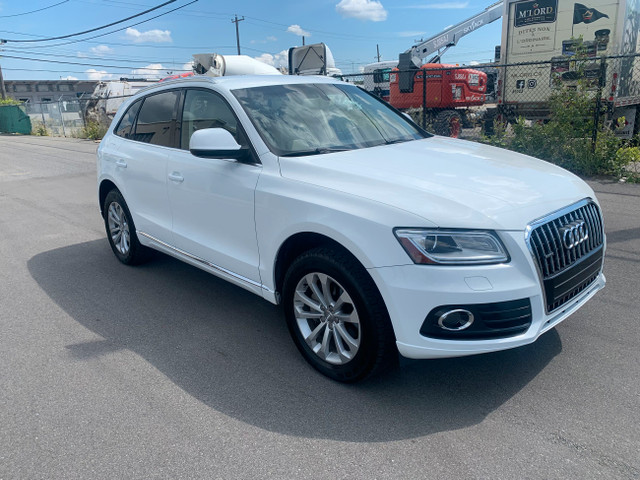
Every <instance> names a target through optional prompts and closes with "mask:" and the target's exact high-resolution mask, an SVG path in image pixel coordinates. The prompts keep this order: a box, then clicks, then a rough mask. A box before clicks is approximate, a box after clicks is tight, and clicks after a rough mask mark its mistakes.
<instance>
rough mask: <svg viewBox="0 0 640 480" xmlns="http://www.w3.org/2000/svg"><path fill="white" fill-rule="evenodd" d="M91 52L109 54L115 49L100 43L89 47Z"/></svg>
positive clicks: (100, 54)
mask: <svg viewBox="0 0 640 480" xmlns="http://www.w3.org/2000/svg"><path fill="white" fill-rule="evenodd" d="M89 50H90V51H91V53H94V54H96V55H99V56H103V55H108V54H111V53H114V51H115V50H114V49H113V48H111V47H107V46H106V45H98V46H97V47H91V48H90V49H89Z"/></svg>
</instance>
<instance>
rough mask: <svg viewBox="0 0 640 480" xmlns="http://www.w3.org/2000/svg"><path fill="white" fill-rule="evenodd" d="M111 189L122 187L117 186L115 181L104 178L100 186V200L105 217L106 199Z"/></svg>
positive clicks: (101, 212) (101, 210)
mask: <svg viewBox="0 0 640 480" xmlns="http://www.w3.org/2000/svg"><path fill="white" fill-rule="evenodd" d="M111 190H118V191H120V189H119V188H118V187H116V184H115V183H113V182H112V181H111V180H103V181H102V182H100V188H99V189H98V201H99V205H100V214H101V215H102V216H103V217H104V211H103V207H104V201H105V199H106V198H107V195H108V194H109V192H110V191H111ZM121 194H122V192H121Z"/></svg>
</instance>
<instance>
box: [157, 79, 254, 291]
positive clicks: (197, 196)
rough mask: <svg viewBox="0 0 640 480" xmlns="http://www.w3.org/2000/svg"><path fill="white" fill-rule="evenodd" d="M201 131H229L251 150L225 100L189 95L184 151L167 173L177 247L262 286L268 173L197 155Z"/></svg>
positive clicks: (173, 156)
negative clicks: (262, 194) (260, 235)
mask: <svg viewBox="0 0 640 480" xmlns="http://www.w3.org/2000/svg"><path fill="white" fill-rule="evenodd" d="M201 128H224V129H226V130H228V131H229V132H231V133H232V134H233V135H234V137H235V138H236V140H237V141H238V143H240V144H241V145H246V144H247V140H246V137H245V135H244V134H243V133H242V131H241V129H240V128H239V125H238V121H237V119H236V117H235V115H234V114H233V112H232V110H231V108H230V107H229V105H228V104H227V103H226V102H225V100H224V99H223V98H222V97H221V96H219V95H218V94H216V93H214V92H212V91H210V90H206V89H196V88H194V89H188V90H187V91H186V93H185V98H184V108H183V113H182V122H181V129H180V143H181V148H182V150H180V151H173V152H172V153H171V156H170V159H169V163H168V170H167V173H168V190H169V200H170V202H171V209H172V211H173V235H174V244H175V246H176V247H177V248H178V249H180V250H182V251H184V252H186V253H188V254H189V255H192V256H195V257H197V258H198V259H202V260H205V261H206V262H208V263H210V264H213V265H214V266H216V267H221V268H223V269H225V270H227V271H229V272H231V273H232V274H234V275H236V276H240V277H243V278H245V279H248V280H251V281H252V282H257V283H259V282H260V276H259V272H258V265H259V257H258V243H257V239H256V228H255V220H254V199H255V189H256V184H257V182H258V177H259V176H260V172H261V171H262V167H261V166H260V165H258V164H253V163H242V162H238V161H235V160H232V159H228V160H221V159H209V158H199V157H196V156H194V155H192V154H191V153H189V151H188V148H189V139H190V138H191V135H192V134H193V132H195V131H196V130H199V129H201Z"/></svg>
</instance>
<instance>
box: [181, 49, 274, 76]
mask: <svg viewBox="0 0 640 480" xmlns="http://www.w3.org/2000/svg"><path fill="white" fill-rule="evenodd" d="M193 69H194V71H195V72H196V74H198V75H207V76H209V77H222V76H228V75H282V74H281V73H280V72H279V71H278V69H276V68H275V67H272V66H271V65H267V64H266V63H263V62H260V61H259V60H256V59H255V58H251V57H249V56H247V55H220V54H219V53H196V54H194V55H193Z"/></svg>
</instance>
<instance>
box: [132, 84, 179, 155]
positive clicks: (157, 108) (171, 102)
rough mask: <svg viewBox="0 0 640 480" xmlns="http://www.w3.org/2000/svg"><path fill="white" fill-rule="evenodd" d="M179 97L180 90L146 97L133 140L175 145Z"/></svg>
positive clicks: (169, 145)
mask: <svg viewBox="0 0 640 480" xmlns="http://www.w3.org/2000/svg"><path fill="white" fill-rule="evenodd" d="M179 97H180V92H179V91H177V90H173V91H170V92H163V93H158V94H156V95H149V96H148V97H146V98H145V99H144V102H143V103H142V107H141V108H140V113H139V114H138V121H137V122H136V125H135V127H134V130H135V131H134V133H133V135H132V137H131V138H132V140H137V141H139V142H146V143H152V144H153V145H161V146H163V147H175V145H174V142H173V138H174V130H175V124H176V118H175V111H176V108H175V107H176V102H177V100H178V98H179Z"/></svg>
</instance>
